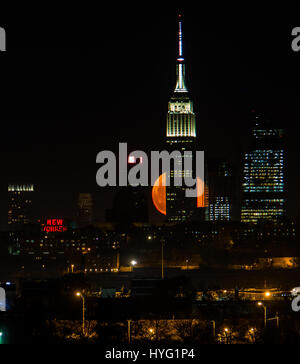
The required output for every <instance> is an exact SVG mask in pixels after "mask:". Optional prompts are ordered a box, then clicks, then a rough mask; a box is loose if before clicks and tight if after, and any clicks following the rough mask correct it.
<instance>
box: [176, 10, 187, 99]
mask: <svg viewBox="0 0 300 364" xmlns="http://www.w3.org/2000/svg"><path fill="white" fill-rule="evenodd" d="M178 26H179V29H178V58H177V64H176V76H177V81H176V87H175V90H174V92H176V93H177V92H187V88H186V86H185V64H184V57H183V41H182V17H181V14H179V16H178Z"/></svg>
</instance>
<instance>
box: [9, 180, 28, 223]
mask: <svg viewBox="0 0 300 364" xmlns="http://www.w3.org/2000/svg"><path fill="white" fill-rule="evenodd" d="M33 192H34V186H33V185H32V184H23V185H20V184H11V185H9V186H8V226H9V229H10V230H20V229H21V228H22V227H23V226H24V225H26V224H29V223H31V222H32V194H33Z"/></svg>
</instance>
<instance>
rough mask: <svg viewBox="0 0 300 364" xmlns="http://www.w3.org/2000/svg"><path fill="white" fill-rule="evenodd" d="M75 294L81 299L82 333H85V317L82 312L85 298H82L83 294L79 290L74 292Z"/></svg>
mask: <svg viewBox="0 0 300 364" xmlns="http://www.w3.org/2000/svg"><path fill="white" fill-rule="evenodd" d="M76 296H77V297H81V299H82V335H83V336H84V335H85V317H84V312H85V299H84V295H83V294H82V293H81V292H76Z"/></svg>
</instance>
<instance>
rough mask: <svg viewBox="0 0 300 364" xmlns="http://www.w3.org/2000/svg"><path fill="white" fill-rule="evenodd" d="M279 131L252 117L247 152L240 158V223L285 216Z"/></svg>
mask: <svg viewBox="0 0 300 364" xmlns="http://www.w3.org/2000/svg"><path fill="white" fill-rule="evenodd" d="M284 167H285V148H284V139H283V130H281V129H276V128H274V127H273V126H272V125H271V124H270V123H269V122H267V121H265V120H263V119H262V118H260V117H258V116H255V125H254V128H253V130H252V145H251V148H250V149H249V150H248V151H247V152H246V153H245V154H244V163H243V183H242V192H243V200H242V211H241V221H242V222H245V223H255V224H256V223H258V222H259V221H267V220H269V221H276V220H277V219H278V218H280V217H282V216H283V215H285V204H286V197H285V192H286V183H285V171H284Z"/></svg>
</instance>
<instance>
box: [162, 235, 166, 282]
mask: <svg viewBox="0 0 300 364" xmlns="http://www.w3.org/2000/svg"><path fill="white" fill-rule="evenodd" d="M164 278H165V274H164V239H161V279H164Z"/></svg>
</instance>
